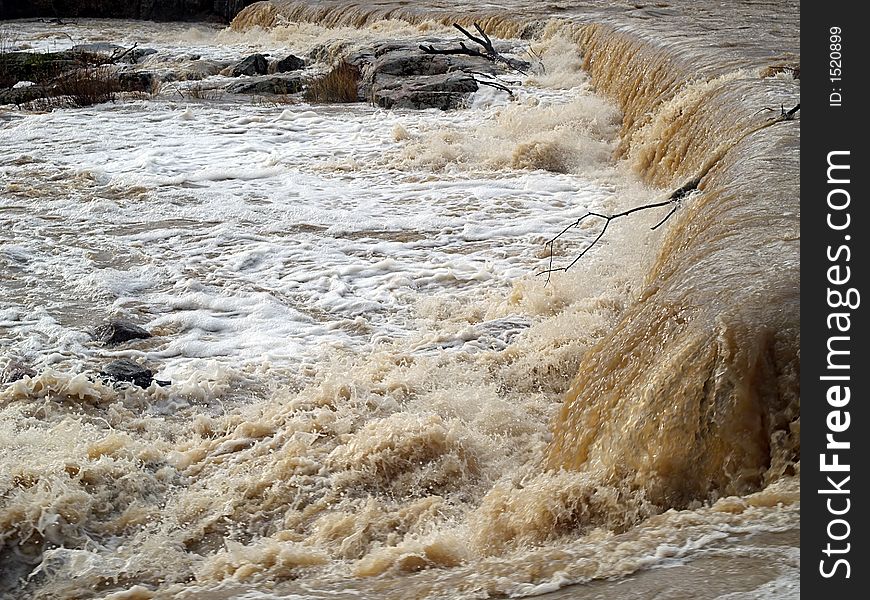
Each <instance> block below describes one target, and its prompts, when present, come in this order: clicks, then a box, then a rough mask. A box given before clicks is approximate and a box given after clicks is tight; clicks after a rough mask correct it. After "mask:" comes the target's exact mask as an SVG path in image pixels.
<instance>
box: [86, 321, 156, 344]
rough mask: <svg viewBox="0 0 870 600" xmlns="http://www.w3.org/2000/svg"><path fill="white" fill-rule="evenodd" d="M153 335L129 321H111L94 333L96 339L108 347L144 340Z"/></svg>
mask: <svg viewBox="0 0 870 600" xmlns="http://www.w3.org/2000/svg"><path fill="white" fill-rule="evenodd" d="M150 337H151V334H150V333H148V332H147V331H146V330H144V329H142V328H141V327H139V326H138V325H134V324H133V323H130V322H129V321H120V320H119V321H109V322H108V323H106V324H104V325H100V326H99V327H97V329H96V330H95V331H94V339H96V340H98V341H100V342H102V343H104V344H106V345H108V346H113V345H115V344H122V343H124V342H128V341H130V340H144V339H148V338H150Z"/></svg>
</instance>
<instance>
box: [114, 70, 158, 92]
mask: <svg viewBox="0 0 870 600" xmlns="http://www.w3.org/2000/svg"><path fill="white" fill-rule="evenodd" d="M118 86H119V87H120V88H121V90H122V91H125V92H150V91H151V90H152V89H154V74H153V73H149V72H147V71H129V72H121V73H118Z"/></svg>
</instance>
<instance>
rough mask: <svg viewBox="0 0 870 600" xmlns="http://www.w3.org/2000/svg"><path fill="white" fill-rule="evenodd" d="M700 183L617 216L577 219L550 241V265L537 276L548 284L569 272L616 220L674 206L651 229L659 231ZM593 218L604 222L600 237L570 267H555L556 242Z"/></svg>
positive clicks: (693, 183) (548, 244)
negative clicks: (637, 213)
mask: <svg viewBox="0 0 870 600" xmlns="http://www.w3.org/2000/svg"><path fill="white" fill-rule="evenodd" d="M700 182H701V178H700V177H696V178H695V179H692V180H691V181H689V182H687V183H686V184H685V185H683V186H682V187H680V188H678V189H676V190H674V191H673V192H672V193H671V195H670V196H669V197H668V199H667V200H662V201H661V202H653V203H652V204H644V205H642V206H635V207H634V208H630V209H628V210H624V211H622V212H620V213H616V214H615V215H604V214H601V213H597V212H592V211H589V212H587V213H586V214H584V215H583V216H581V217H580V218H579V219H577V220H576V221H574V222H573V223H571V224H570V225H568V226H567V227H565V228H564V229H563V230H562V231H560V232H559V233H558V234H557V235H556V236H555V237H553V238H552V239H551V240H550V241H548V242H547V244H546V245H547V246H549V247H550V257H549V264H548V266H547V268H546V269H545V270H543V271H541V272H539V273H537V275H546V276H547V282H546V283H550V276H551V275H552V274H553V273H556V272H559V271H563V272H564V271H567V270H568V269H570V268H571V267H573V266H574V265H576V264H577V262H578V261H579V260H580V259H581V258H583V256H585V255H586V253H587V252H589V251H590V250H591V249H592V247H593V246H595V244H597V243H598V242H599V241H600V240H601V238H602V237H604V233H605V232H606V231H607V226H608V225H610V222H611V221H613V220H615V219H620V218H622V217H627V216H629V215H631V214H634V213H636V212H640V211H642V210H650V209H652V208H661V207H663V206H668V205H673V207H672V208H671V210H670V212H668V214H667V215H665V217H664V218H663V219H662V220H661V221H659V222H658V223H656V224H655V225H653V226H652V227H651V228H650V229H652V230H656V229H658V228H659V227H661V226H662V225H663V224H664V223H665V221H667V220H668V219H670V218H671V216H673V214H674V213H675V212H677V209H678V208H679V207H680V203H681V202H682V200H683V199H684V198H686V196H688V195H689V194H691V193H692V192H693V191H695V190H696V189H698V184H699V183H700ZM591 217H595V218H598V219H603V220H604V227H602V228H601V231H600V232H598V235H597V236H596V237H595V239H594V240H592V243H590V244H589V245H588V246H586V247H585V248H584V249H583V251H582V252H580V254H578V255H577V256H576V257H575V258H574V260H572V261H571V262H570V263H569V264H568V265H566V266H564V267H553V248H554V245H555V243H556V241H557V240H558V239H559V238H561V237H562V236H563V235H565V234H566V233H567V232H568V230H570V229H573V228H574V227H577V226H578V225H580V223H582V222H583V221H585V220H586V219H588V218H591Z"/></svg>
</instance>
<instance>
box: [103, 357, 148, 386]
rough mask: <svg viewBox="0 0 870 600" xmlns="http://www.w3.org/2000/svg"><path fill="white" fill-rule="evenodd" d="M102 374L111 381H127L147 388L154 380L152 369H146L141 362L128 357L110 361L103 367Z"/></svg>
mask: <svg viewBox="0 0 870 600" xmlns="http://www.w3.org/2000/svg"><path fill="white" fill-rule="evenodd" d="M100 375H101V376H102V377H104V378H105V379H109V380H111V381H117V382H121V381H127V382H130V383H132V384H133V385H137V386H139V387H141V388H147V387H148V386H149V385H151V382H152V381H154V373H153V371H151V369H146V368H145V367H143V366H142V365H140V364H139V363H137V362H134V361H132V360H128V359H126V358H122V359H121V360H116V361H113V362H110V363H109V364H107V365H106V366H105V367H103V370H102V371H100Z"/></svg>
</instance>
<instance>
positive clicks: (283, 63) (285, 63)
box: [275, 54, 305, 73]
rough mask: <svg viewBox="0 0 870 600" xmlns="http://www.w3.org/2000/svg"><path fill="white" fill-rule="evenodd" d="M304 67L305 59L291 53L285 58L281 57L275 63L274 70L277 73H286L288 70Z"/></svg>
mask: <svg viewBox="0 0 870 600" xmlns="http://www.w3.org/2000/svg"><path fill="white" fill-rule="evenodd" d="M304 68H305V60H304V59H302V58H299V57H298V56H293V55H292V54H291V55H290V56H288V57H287V58H282V59H281V60H279V61H278V62H277V63H275V71H276V72H277V73H286V72H288V71H298V70H300V69H304Z"/></svg>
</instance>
